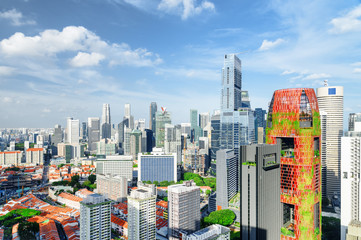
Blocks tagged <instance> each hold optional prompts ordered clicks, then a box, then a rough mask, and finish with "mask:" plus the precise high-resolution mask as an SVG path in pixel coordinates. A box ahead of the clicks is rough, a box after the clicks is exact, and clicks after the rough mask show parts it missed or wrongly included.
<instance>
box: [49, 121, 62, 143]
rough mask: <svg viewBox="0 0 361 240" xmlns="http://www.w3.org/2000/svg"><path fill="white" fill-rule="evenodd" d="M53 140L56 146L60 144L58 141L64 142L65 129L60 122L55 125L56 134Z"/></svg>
mask: <svg viewBox="0 0 361 240" xmlns="http://www.w3.org/2000/svg"><path fill="white" fill-rule="evenodd" d="M51 142H52V144H53V145H54V146H58V143H61V142H63V130H62V129H61V126H60V125H59V124H56V125H55V127H54V135H53V137H52V138H51Z"/></svg>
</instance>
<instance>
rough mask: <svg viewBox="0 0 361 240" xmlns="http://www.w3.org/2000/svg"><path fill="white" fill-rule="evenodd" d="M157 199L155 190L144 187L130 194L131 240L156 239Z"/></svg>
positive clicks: (129, 230) (129, 228)
mask: <svg viewBox="0 0 361 240" xmlns="http://www.w3.org/2000/svg"><path fill="white" fill-rule="evenodd" d="M138 187H139V186H138ZM156 199H157V196H156V194H155V192H154V191H153V189H151V188H148V187H144V186H140V187H139V188H138V189H136V190H133V191H132V192H131V193H130V196H128V236H129V239H132V240H143V239H155V237H156Z"/></svg>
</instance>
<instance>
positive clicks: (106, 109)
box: [101, 103, 112, 139]
mask: <svg viewBox="0 0 361 240" xmlns="http://www.w3.org/2000/svg"><path fill="white" fill-rule="evenodd" d="M111 130H112V127H111V118H110V105H109V104H108V103H104V104H103V113H102V129H101V133H102V138H103V139H104V138H111V136H112V133H111Z"/></svg>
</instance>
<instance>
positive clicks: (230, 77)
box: [221, 54, 242, 111]
mask: <svg viewBox="0 0 361 240" xmlns="http://www.w3.org/2000/svg"><path fill="white" fill-rule="evenodd" d="M241 88H242V71H241V60H239V58H238V57H237V56H236V54H226V55H224V66H223V68H222V96H221V109H222V110H224V111H225V110H227V111H237V110H238V108H241V107H242V96H241Z"/></svg>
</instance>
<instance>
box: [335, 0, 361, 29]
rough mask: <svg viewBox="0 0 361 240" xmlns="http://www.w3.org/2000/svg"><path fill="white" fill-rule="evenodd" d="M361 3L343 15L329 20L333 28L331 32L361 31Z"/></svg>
mask: <svg viewBox="0 0 361 240" xmlns="http://www.w3.org/2000/svg"><path fill="white" fill-rule="evenodd" d="M360 17H361V4H360V5H358V6H357V7H355V8H353V9H352V10H351V11H349V12H348V13H346V14H345V15H344V16H342V17H339V18H334V19H332V20H331V22H330V23H331V24H332V25H333V28H332V29H331V30H330V32H331V33H336V34H337V33H346V32H356V31H361V19H360Z"/></svg>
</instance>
